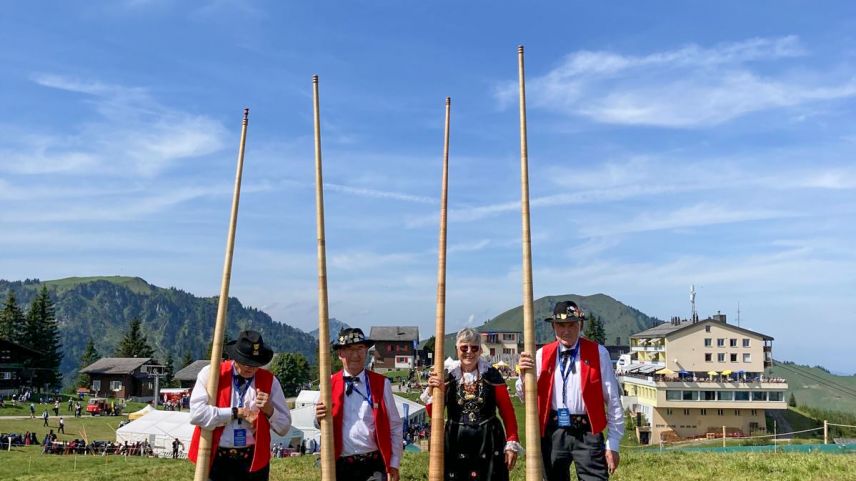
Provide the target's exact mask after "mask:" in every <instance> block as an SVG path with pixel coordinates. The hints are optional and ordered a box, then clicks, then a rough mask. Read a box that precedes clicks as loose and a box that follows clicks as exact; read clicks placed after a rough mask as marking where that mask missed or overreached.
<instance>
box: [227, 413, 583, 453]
mask: <svg viewBox="0 0 856 481" xmlns="http://www.w3.org/2000/svg"><path fill="white" fill-rule="evenodd" d="M566 411H567V409H566ZM232 432H233V433H234V434H235V438H234V441H233V442H232V444H233V445H234V446H235V447H236V448H245V447H247V430H246V429H234V430H232Z"/></svg>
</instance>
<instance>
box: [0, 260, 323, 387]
mask: <svg viewBox="0 0 856 481" xmlns="http://www.w3.org/2000/svg"><path fill="white" fill-rule="evenodd" d="M42 284H44V285H46V286H47V288H48V291H49V292H50V294H51V299H53V301H54V303H55V307H56V317H57V322H58V324H59V329H60V336H61V338H62V345H63V360H62V364H61V366H60V369H61V371H62V373H63V375H65V376H67V375H69V374H70V373H71V372H73V371H74V370H76V369H77V368H78V367H79V366H78V362H79V359H80V356H81V353H82V351H83V348H84V347H85V345H86V343H87V342H88V340H89V339H90V338H92V339H93V340H94V341H95V348H96V349H97V350H98V352H99V353H100V354H101V355H102V356H109V355H110V354H111V353H112V352H113V351H114V349H115V347H116V345H117V344H118V342H119V340H120V339H121V338H122V336H123V334H124V332H125V330H126V329H127V327H128V323H129V322H130V321H131V319H133V318H135V317H136V318H139V319H140V320H141V321H142V328H143V332H144V333H145V335H146V338H147V339H148V341H149V344H150V345H151V346H152V347H153V348H154V349H155V351H156V352H157V355H158V357H159V358H160V360H161V361H163V359H165V357H166V354H167V353H168V352H170V353H172V355H173V358H174V359H175V362H176V363H178V362H179V360H180V359H181V358H182V357H183V356H184V355H185V354H187V353H189V354H190V357H191V358H192V359H205V358H207V357H208V352H207V351H208V349H209V345H210V343H211V338H212V335H213V331H214V323H215V320H216V317H217V297H216V296H215V297H196V296H194V295H192V294H190V293H187V292H185V291H182V290H180V289H176V288H174V287H170V288H162V287H157V286H154V285H152V284H149V283H148V282H146V281H145V280H143V279H140V278H138V277H118V276H116V277H71V278H67V279H58V280H53V281H45V282H40V281H37V280H27V281H23V282H22V281H15V282H9V281H5V280H0V293H2V294H3V295H4V297H5V293H6V292H7V291H8V290H9V289H11V290H13V291H14V292H15V295H16V296H17V298H18V303H19V304H20V305H21V307H22V308H24V309H26V308H28V306H29V304H30V302H32V300H33V297H34V296H35V295H36V292H37V291H38V290H39V289H41V286H42ZM247 328H253V329H256V330H258V331H259V332H261V333H262V334H263V336H264V338H265V342H267V343H269V344H270V345H271V346H272V347H273V348H274V350H275V351H294V352H300V353H303V354H304V355H306V356H307V357H308V358H309V359H311V360H314V359H315V350H316V349H315V347H316V341H315V339H313V338H312V336H310V335H309V334H307V333H305V332H303V331H301V330H299V329H296V328H293V327H291V326H289V325H287V324H283V323H280V322H275V321H273V320H272V319H271V318H270V316H268V315H267V314H265V313H264V312H262V311H260V310H258V309H254V308H252V307H245V306H243V305H242V304H241V302H240V301H239V300H238V299H235V298H230V299H229V310H228V328H227V337H228V338H231V339H234V338H235V337H237V335H238V332H240V331H241V330H242V329H247Z"/></svg>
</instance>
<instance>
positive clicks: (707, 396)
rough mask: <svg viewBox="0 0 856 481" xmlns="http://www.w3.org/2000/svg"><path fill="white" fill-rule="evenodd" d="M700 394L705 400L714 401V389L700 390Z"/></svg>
mask: <svg viewBox="0 0 856 481" xmlns="http://www.w3.org/2000/svg"><path fill="white" fill-rule="evenodd" d="M701 394H702V399H704V400H705V401H716V391H702V392H701Z"/></svg>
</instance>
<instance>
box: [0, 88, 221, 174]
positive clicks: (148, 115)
mask: <svg viewBox="0 0 856 481" xmlns="http://www.w3.org/2000/svg"><path fill="white" fill-rule="evenodd" d="M32 80H33V81H34V82H35V83H37V84H38V85H41V86H43V87H47V88H52V89H58V90H63V91H66V92H71V93H75V94H81V95H85V96H88V97H91V98H92V101H93V102H92V105H94V109H95V112H96V113H97V117H96V119H94V120H89V121H86V122H82V123H81V124H79V125H76V126H74V128H75V130H76V131H77V132H76V133H74V134H68V135H56V134H44V133H43V134H27V135H24V136H22V137H21V138H18V139H14V140H12V139H11V138H10V139H3V140H4V143H7V144H10V143H11V144H12V145H13V146H14V149H9V150H5V151H3V152H0V154H2V157H3V159H4V160H2V161H0V169H2V170H4V171H7V172H12V173H18V174H39V173H60V172H62V173H67V174H86V175H93V174H95V175H98V174H101V175H112V176H131V175H142V176H145V177H154V176H157V175H158V174H159V173H160V172H162V171H163V170H165V169H168V168H170V167H172V166H173V165H175V164H176V163H177V162H180V161H182V160H185V159H188V158H193V157H199V156H204V155H208V154H211V153H214V152H217V151H219V150H220V149H222V148H223V147H224V145H225V144H224V140H223V139H224V137H225V136H226V129H225V128H224V127H223V125H222V124H221V123H220V122H219V121H217V120H214V119H211V118H209V117H206V116H203V115H195V114H191V113H187V112H183V111H180V110H176V109H173V108H170V107H166V106H164V105H162V104H161V103H160V102H158V101H157V100H155V99H154V98H152V96H151V95H150V94H149V93H148V91H147V90H146V89H143V88H139V87H124V86H120V85H113V84H106V83H102V82H99V81H92V80H80V79H76V78H71V77H66V76H62V75H55V74H37V75H34V76H33V77H32Z"/></svg>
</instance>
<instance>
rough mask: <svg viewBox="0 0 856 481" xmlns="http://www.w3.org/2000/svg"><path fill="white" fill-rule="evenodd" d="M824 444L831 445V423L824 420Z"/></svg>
mask: <svg viewBox="0 0 856 481" xmlns="http://www.w3.org/2000/svg"><path fill="white" fill-rule="evenodd" d="M823 444H829V421H827V420H826V419H824V420H823Z"/></svg>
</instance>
